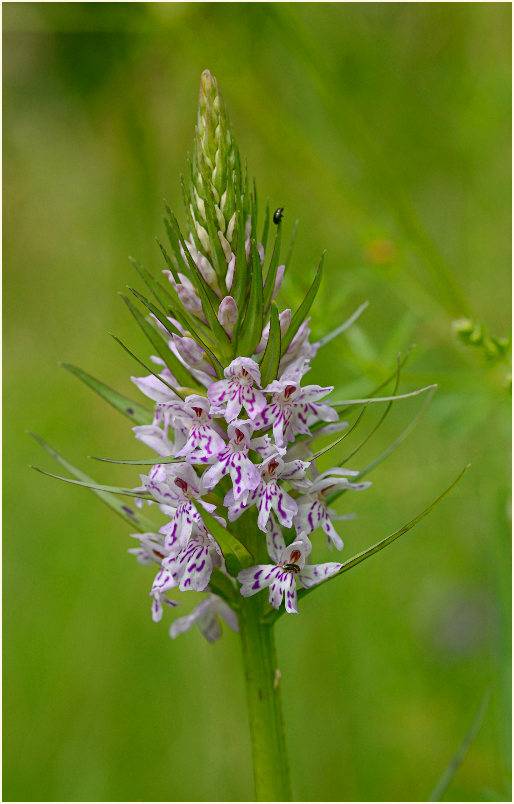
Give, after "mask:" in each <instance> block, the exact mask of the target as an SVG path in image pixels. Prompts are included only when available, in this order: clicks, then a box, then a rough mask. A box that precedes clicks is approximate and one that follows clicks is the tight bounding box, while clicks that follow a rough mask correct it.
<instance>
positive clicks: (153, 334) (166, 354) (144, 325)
mask: <svg viewBox="0 0 514 804" xmlns="http://www.w3.org/2000/svg"><path fill="white" fill-rule="evenodd" d="M119 295H120V296H121V298H122V299H123V301H124V302H125V304H126V305H127V307H128V308H129V310H130V312H131V313H132V315H133V316H134V318H135V320H136V322H137V324H138V325H139V327H140V328H141V330H142V332H144V334H145V335H146V337H147V338H148V340H149V341H150V343H151V345H152V346H153V348H154V349H155V351H156V352H157V354H158V355H159V357H160V358H162V360H164V363H165V364H166V366H167V367H168V368H169V370H170V371H171V373H172V374H174V371H173V367H174V365H175V362H178V361H177V358H176V357H175V355H174V354H173V353H172V352H171V351H170V349H169V347H168V344H167V343H166V341H165V340H164V338H163V337H162V335H161V333H160V332H157V330H156V329H155V328H154V327H153V326H152V325H151V324H150V323H149V322H148V321H147V320H146V318H145V317H144V315H142V314H141V313H140V312H139V310H138V309H137V307H136V306H135V305H134V304H132V302H131V301H130V299H129V298H127V296H124V295H123V293H120V294H119ZM177 379H178V378H177ZM179 382H180V380H179ZM181 385H187V383H182V382H181Z"/></svg>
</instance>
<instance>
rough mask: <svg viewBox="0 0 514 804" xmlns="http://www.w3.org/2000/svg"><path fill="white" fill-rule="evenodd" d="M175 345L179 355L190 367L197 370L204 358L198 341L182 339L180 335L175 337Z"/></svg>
mask: <svg viewBox="0 0 514 804" xmlns="http://www.w3.org/2000/svg"><path fill="white" fill-rule="evenodd" d="M173 343H174V345H175V348H176V350H177V353H178V354H179V355H180V357H181V358H182V360H183V361H184V362H185V363H187V365H188V366H192V367H193V368H196V367H197V366H199V365H200V364H201V362H202V360H203V358H204V352H203V349H201V348H200V346H198V344H197V343H196V341H194V340H193V339H192V338H188V337H185V338H181V337H179V336H178V335H173Z"/></svg>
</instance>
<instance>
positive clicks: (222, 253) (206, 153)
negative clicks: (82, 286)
mask: <svg viewBox="0 0 514 804" xmlns="http://www.w3.org/2000/svg"><path fill="white" fill-rule="evenodd" d="M251 188H252V189H250V180H249V175H248V171H247V169H246V166H245V168H244V170H243V169H242V166H241V159H240V156H239V151H238V149H237V146H236V144H235V141H234V138H233V135H232V131H231V128H230V123H229V120H228V116H227V113H226V109H225V105H224V102H223V99H222V97H221V94H220V92H219V88H218V84H217V81H216V79H215V78H214V77H213V76H212V75H211V73H210V72H209V71H208V70H205V71H204V72H203V73H202V76H201V81H200V93H199V109H198V121H197V126H196V137H195V144H194V151H193V157H192V160H191V161H190V162H189V176H188V178H187V179H185V180H183V183H182V189H183V195H184V203H185V213H186V227H185V229H184V231H185V232H187V238H186V237H185V236H184V235H183V233H182V231H181V228H180V226H179V223H178V221H177V218H176V217H175V215H174V213H173V212H172V211H171V210H170V209H169V208H167V212H168V217H166V218H165V219H164V223H165V226H166V230H167V234H168V238H169V241H170V245H171V250H170V252H169V253H168V251H167V250H166V249H165V248H164V246H162V245H161V249H162V252H163V255H164V258H165V260H166V262H167V266H168V271H166V273H167V274H168V277H169V280H170V283H171V285H172V288H173V291H174V292H173V291H168V290H164V289H163V288H156V285H155V282H153V283H150V284H151V290H152V293H153V294H154V295H155V292H156V290H157V291H158V295H159V298H158V301H159V302H160V303H161V306H162V313H165V315H166V316H167V319H162V318H159V319H158V320H159V321H160V323H161V324H162V325H163V326H164V327H165V328H166V329H167V330H169V323H168V322H169V319H170V317H171V318H173V319H175V320H177V321H178V322H179V323H180V326H181V328H182V333H185V334H187V335H189V336H190V337H192V338H193V339H194V340H195V341H196V343H197V344H198V346H199V347H200V348H201V349H202V350H203V352H204V353H205V359H206V360H207V361H208V362H210V363H211V365H212V366H213V368H214V369H215V371H216V373H217V374H218V376H223V371H224V369H225V368H226V367H227V366H228V365H229V363H230V362H231V361H232V360H233V359H234V358H235V357H236V356H238V357H245V356H248V357H252V356H254V355H256V352H257V350H258V349H259V344H260V343H261V341H262V339H263V333H264V332H265V331H266V328H268V329H269V331H270V337H269V338H267V340H268V345H267V348H266V349H265V351H264V352H262V350H260V351H259V358H258V359H259V362H260V363H261V364H262V365H261V373H262V372H263V371H264V369H265V371H264V374H265V376H266V377H267V380H268V382H271V381H272V380H273V379H275V377H276V376H277V372H278V368H279V363H280V359H281V357H282V356H283V355H284V353H285V351H286V350H287V349H288V347H289V346H290V344H291V342H292V341H293V338H294V337H295V335H296V333H297V332H298V330H299V328H300V326H301V325H302V324H303V322H304V321H305V319H306V318H307V316H308V313H309V309H310V306H311V304H312V302H313V300H314V297H315V295H316V293H317V290H318V288H319V284H320V281H321V269H322V260H321V262H320V265H319V267H318V271H317V273H316V275H315V277H314V280H313V283H312V285H311V287H310V289H309V291H308V292H307V295H306V297H305V299H304V301H303V302H302V304H301V305H300V307H299V308H298V310H297V311H296V312H295V313H294V315H293V316H292V317H291V319H290V323H289V326H288V328H287V332H285V333H282V332H281V330H280V327H279V315H278V309H277V308H276V306H275V304H274V299H275V297H276V295H277V293H278V291H279V289H280V286H281V283H282V279H283V276H284V272H285V269H286V267H287V266H286V265H280V264H279V263H280V246H281V236H282V208H280V210H277V213H278V212H280V214H279V215H278V214H277V213H275V215H274V216H273V219H271V217H270V210H269V205H268V206H267V209H266V214H265V220H264V223H263V226H262V232H261V233H260V234H259V235H258V234H257V193H256V189H255V184H254V183H252V185H251ZM272 232H274V242H273V243H272V244H271V246H270V247H269V248H268V235H270V237H269V239H270V240H271V239H272V237H271V234H272ZM293 237H294V235H293ZM291 247H292V244H291ZM291 247H290V248H289V256H290V254H291ZM286 262H287V261H286ZM144 278H145V281H146V282H147V284H149V280H148V277H147V276H145V277H144ZM150 284H149V286H150ZM161 291H164V296H163V293H162V292H161ZM139 300H140V301H141V298H140V297H139ZM163 300H164V304H163ZM143 303H144V304H145V305H146V307H147V309H149V310H150V311H151V312H152V313H153V314H154V316H155V315H156V313H155V311H154V309H152V307H149V305H148V303H147V300H144V301H143ZM157 317H158V316H157ZM165 322H166V323H165ZM266 337H267V336H266ZM170 370H171V367H170Z"/></svg>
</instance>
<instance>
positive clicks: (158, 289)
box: [129, 241, 180, 335]
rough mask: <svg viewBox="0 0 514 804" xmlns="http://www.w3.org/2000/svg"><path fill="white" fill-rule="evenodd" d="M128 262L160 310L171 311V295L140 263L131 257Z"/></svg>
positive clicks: (169, 324)
mask: <svg viewBox="0 0 514 804" xmlns="http://www.w3.org/2000/svg"><path fill="white" fill-rule="evenodd" d="M157 242H158V241H157ZM129 260H130V263H131V264H132V265H133V267H134V268H135V269H136V271H137V272H138V274H139V276H140V277H141V279H142V280H143V282H144V283H145V285H146V286H147V288H148V289H149V290H150V292H151V293H153V295H154V296H155V298H156V299H157V301H158V302H159V304H160V305H161V307H162V309H163V310H164V311H166V312H168V311H171V310H172V304H173V297H172V296H171V293H170V292H169V291H167V290H165V289H164V288H163V286H162V285H161V283H160V282H158V281H157V280H156V279H154V277H153V276H152V275H151V273H150V272H149V271H147V269H146V268H145V267H144V265H141V263H140V262H138V261H137V260H134V259H133V258H132V257H129ZM168 326H169V327H172V326H173V324H172V323H171V322H170V321H168ZM174 331H175V332H176V333H177V334H179V335H180V333H179V331H178V330H177V329H176V328H175V327H174Z"/></svg>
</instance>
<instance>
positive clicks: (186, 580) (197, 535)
mask: <svg viewBox="0 0 514 804" xmlns="http://www.w3.org/2000/svg"><path fill="white" fill-rule="evenodd" d="M222 563H223V556H222V553H221V550H220V548H219V545H218V544H217V542H216V541H215V540H214V539H213V538H212V536H211V535H210V533H208V532H207V529H206V528H205V526H204V525H203V523H202V524H200V525H199V526H196V525H195V528H194V532H193V534H192V535H191V536H190V538H189V539H188V540H187V542H186V543H185V544H183V546H181V548H180V549H178V548H177V547H175V549H173V550H171V551H170V552H169V554H168V555H167V556H166V557H165V558H163V560H162V565H161V569H160V570H159V572H158V573H157V575H156V576H155V580H154V582H153V586H152V591H151V594H152V595H155V593H156V592H157V593H159V594H161V595H162V594H163V593H164V592H166V591H168V589H173V588H174V587H176V586H178V588H179V589H180V591H181V592H186V591H188V590H189V589H193V590H194V591H195V592H203V591H204V590H205V589H206V588H207V586H208V584H209V581H210V578H211V573H212V570H213V569H214V567H221V566H222Z"/></svg>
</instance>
